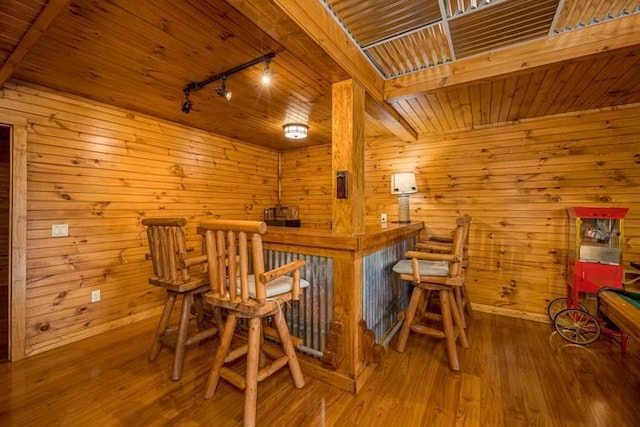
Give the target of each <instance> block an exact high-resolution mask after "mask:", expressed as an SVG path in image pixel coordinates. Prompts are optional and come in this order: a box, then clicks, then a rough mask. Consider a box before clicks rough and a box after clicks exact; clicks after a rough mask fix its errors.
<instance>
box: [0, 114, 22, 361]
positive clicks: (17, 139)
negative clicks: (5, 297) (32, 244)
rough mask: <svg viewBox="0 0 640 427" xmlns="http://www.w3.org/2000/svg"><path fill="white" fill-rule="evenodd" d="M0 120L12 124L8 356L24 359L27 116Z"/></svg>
mask: <svg viewBox="0 0 640 427" xmlns="http://www.w3.org/2000/svg"><path fill="white" fill-rule="evenodd" d="M0 123H2V124H6V125H10V126H11V181H12V184H11V196H10V198H11V200H10V206H11V224H10V225H9V230H10V232H9V233H10V241H11V246H10V248H9V263H10V266H11V273H10V278H9V280H10V283H9V313H10V317H9V318H10V322H11V325H10V328H9V358H10V360H12V361H16V360H20V359H24V357H25V349H26V309H25V299H26V276H27V273H26V271H27V120H26V119H25V118H24V117H20V116H15V115H11V114H6V113H0Z"/></svg>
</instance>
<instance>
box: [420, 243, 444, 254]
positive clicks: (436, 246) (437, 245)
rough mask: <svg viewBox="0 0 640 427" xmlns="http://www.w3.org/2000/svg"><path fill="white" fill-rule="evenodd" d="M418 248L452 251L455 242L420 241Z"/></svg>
mask: <svg viewBox="0 0 640 427" xmlns="http://www.w3.org/2000/svg"><path fill="white" fill-rule="evenodd" d="M416 249H417V250H419V251H440V252H451V251H452V250H453V243H443V242H419V243H416Z"/></svg>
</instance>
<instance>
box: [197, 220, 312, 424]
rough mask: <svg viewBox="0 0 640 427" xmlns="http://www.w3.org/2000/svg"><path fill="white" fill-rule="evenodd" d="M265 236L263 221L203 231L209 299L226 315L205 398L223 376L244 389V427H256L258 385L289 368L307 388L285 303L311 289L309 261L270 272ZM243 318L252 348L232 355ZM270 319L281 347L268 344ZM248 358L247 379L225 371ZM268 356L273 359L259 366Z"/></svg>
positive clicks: (206, 224)
mask: <svg viewBox="0 0 640 427" xmlns="http://www.w3.org/2000/svg"><path fill="white" fill-rule="evenodd" d="M266 231H267V225H266V224H265V223H264V222H259V221H232V220H226V221H225V220H208V221H203V222H202V223H201V224H200V227H198V232H199V233H202V234H204V236H205V246H206V252H207V259H208V263H209V282H210V284H211V292H209V293H207V294H206V295H205V299H206V301H207V302H208V303H210V304H211V305H213V306H214V307H220V308H224V309H226V311H227V320H226V323H225V325H224V332H223V334H222V337H221V338H220V345H219V347H218V349H217V351H216V355H215V358H214V361H213V364H212V366H211V372H210V374H209V379H208V381H207V386H206V391H205V398H210V397H212V396H213V394H214V393H215V390H216V387H217V385H218V381H219V379H220V377H222V378H224V379H225V380H227V381H228V382H230V383H231V384H233V385H234V386H236V387H238V388H240V389H242V390H244V425H245V426H253V425H255V422H256V404H257V397H258V393H257V392H258V382H259V381H262V380H264V379H265V378H267V377H268V376H270V375H271V374H273V373H275V372H276V371H277V370H278V369H280V368H282V367H283V366H285V365H287V364H288V365H289V370H290V371H291V376H292V377H293V382H294V384H295V386H296V387H297V388H301V387H303V386H304V378H303V376H302V371H301V370H300V365H299V363H298V357H297V355H296V352H295V349H294V347H293V343H292V338H291V336H290V335H289V329H288V328H287V323H286V321H285V318H284V314H283V312H282V310H283V307H282V306H283V305H284V304H286V303H288V302H289V301H291V300H298V299H299V296H300V289H301V288H304V287H307V286H309V282H307V281H306V280H302V279H300V268H301V267H302V266H304V261H302V260H297V261H293V262H291V263H289V264H286V265H284V266H282V267H278V268H276V269H273V270H270V271H267V272H265V271H264V258H263V250H262V234H264V233H265V232H266ZM249 242H250V244H249ZM249 246H250V248H249ZM249 249H250V250H249ZM249 253H251V256H252V259H253V263H252V264H253V271H252V273H253V274H249ZM287 273H293V276H292V277H290V276H286V275H285V274H287ZM230 278H233V279H230ZM238 318H245V319H248V325H249V334H248V335H249V336H248V343H247V344H245V345H242V346H240V347H238V348H234V349H233V350H230V346H231V339H232V338H233V335H234V331H235V327H236V322H237V320H238ZM266 318H272V319H273V323H274V324H275V326H276V330H275V331H272V332H271V334H272V335H275V337H276V338H278V339H279V341H280V343H281V348H280V347H278V346H275V345H274V344H272V343H271V342H270V341H268V340H263V333H264V334H265V335H269V333H268V331H267V328H266V327H263V319H266ZM269 329H271V328H269ZM245 354H246V355H247V366H246V374H245V377H242V376H241V375H240V374H238V373H236V372H235V371H233V370H231V369H230V368H227V367H224V366H223V365H224V364H225V363H229V362H232V361H234V360H236V359H237V358H239V357H241V356H244V355H245ZM263 354H266V355H268V356H269V357H270V358H272V359H273V360H272V361H271V362H270V363H268V364H266V365H264V366H262V364H261V366H258V365H259V361H260V359H261V356H262V355H263Z"/></svg>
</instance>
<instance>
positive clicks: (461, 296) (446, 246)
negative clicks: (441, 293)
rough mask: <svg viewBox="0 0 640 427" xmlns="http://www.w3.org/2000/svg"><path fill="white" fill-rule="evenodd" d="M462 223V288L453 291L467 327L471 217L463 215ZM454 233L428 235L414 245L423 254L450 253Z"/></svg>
mask: <svg viewBox="0 0 640 427" xmlns="http://www.w3.org/2000/svg"><path fill="white" fill-rule="evenodd" d="M460 218H461V219H462V220H463V221H464V224H463V228H464V230H463V245H464V246H463V251H462V254H463V256H462V286H460V287H456V288H455V289H454V292H455V294H456V295H455V296H456V302H457V304H458V309H459V311H460V315H461V317H462V326H463V327H464V328H466V327H467V316H469V317H473V308H472V307H471V300H470V299H469V294H468V293H467V287H466V285H465V283H466V282H465V279H464V276H465V274H466V272H467V267H468V266H469V230H470V229H471V215H468V214H464V215H462V216H461V217H460ZM453 236H454V232H451V234H449V235H435V234H434V235H430V236H428V238H427V241H425V242H419V243H417V244H416V249H417V250H420V251H425V252H439V253H451V251H452V250H453Z"/></svg>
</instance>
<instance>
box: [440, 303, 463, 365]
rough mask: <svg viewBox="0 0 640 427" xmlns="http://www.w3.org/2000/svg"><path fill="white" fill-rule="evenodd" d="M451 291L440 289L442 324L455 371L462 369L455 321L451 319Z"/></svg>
mask: <svg viewBox="0 0 640 427" xmlns="http://www.w3.org/2000/svg"><path fill="white" fill-rule="evenodd" d="M448 293H449V291H440V306H441V308H442V326H443V329H444V337H445V341H446V345H447V356H448V357H447V358H448V359H449V368H450V369H451V370H453V371H459V370H460V362H459V361H458V351H457V349H456V341H455V340H456V338H455V336H454V332H453V322H452V321H451V307H450V304H451V300H450V299H449V295H448Z"/></svg>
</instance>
